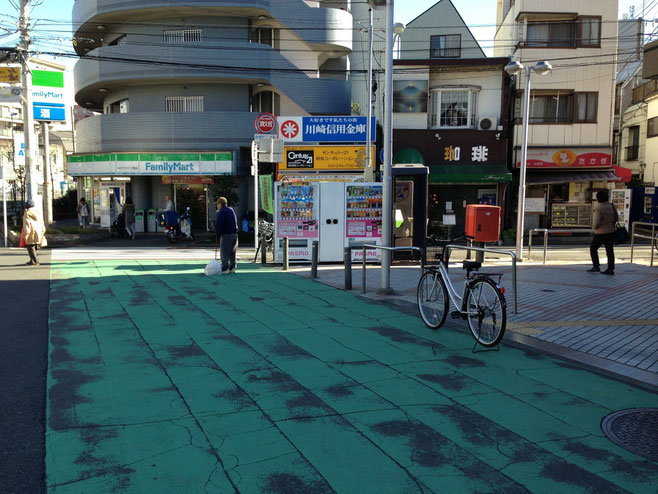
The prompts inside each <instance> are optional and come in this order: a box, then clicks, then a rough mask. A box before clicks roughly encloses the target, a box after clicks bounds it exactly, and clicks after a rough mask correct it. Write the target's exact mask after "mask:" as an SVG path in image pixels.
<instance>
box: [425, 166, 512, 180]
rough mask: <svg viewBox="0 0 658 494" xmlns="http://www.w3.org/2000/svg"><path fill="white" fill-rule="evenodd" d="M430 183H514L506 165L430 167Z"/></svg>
mask: <svg viewBox="0 0 658 494" xmlns="http://www.w3.org/2000/svg"><path fill="white" fill-rule="evenodd" d="M429 169H430V175H429V181H430V183H439V184H449V183H457V184H466V183H505V182H511V181H512V174H511V173H510V171H509V170H508V169H507V166H506V165H500V164H499V165H493V164H488V165H478V164H470V163H469V164H464V165H430V167H429Z"/></svg>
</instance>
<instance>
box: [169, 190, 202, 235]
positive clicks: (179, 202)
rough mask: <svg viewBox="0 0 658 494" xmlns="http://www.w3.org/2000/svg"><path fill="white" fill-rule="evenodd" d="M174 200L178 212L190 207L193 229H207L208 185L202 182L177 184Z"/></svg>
mask: <svg viewBox="0 0 658 494" xmlns="http://www.w3.org/2000/svg"><path fill="white" fill-rule="evenodd" d="M174 202H175V203H176V210H177V211H178V214H181V213H183V212H185V208H186V207H188V206H189V207H190V217H191V219H192V229H194V230H200V229H203V230H205V229H206V225H207V224H208V187H207V186H206V185H202V184H177V185H176V186H175V189H174Z"/></svg>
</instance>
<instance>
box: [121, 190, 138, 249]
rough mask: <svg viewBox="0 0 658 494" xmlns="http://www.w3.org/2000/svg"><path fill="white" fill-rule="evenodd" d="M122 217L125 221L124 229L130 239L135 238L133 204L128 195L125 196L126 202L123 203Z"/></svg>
mask: <svg viewBox="0 0 658 494" xmlns="http://www.w3.org/2000/svg"><path fill="white" fill-rule="evenodd" d="M123 219H124V221H125V223H126V231H127V232H128V235H130V238H131V239H132V240H135V236H136V230H135V205H134V204H133V200H132V198H130V197H126V202H124V203H123Z"/></svg>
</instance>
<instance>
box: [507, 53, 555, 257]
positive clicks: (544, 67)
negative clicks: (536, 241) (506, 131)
mask: <svg viewBox="0 0 658 494" xmlns="http://www.w3.org/2000/svg"><path fill="white" fill-rule="evenodd" d="M523 69H525V86H524V87H523V141H522V142H521V170H520V174H519V204H518V213H517V214H518V215H517V218H516V258H517V259H519V260H521V259H523V227H524V216H525V174H526V162H527V157H528V120H529V119H530V74H531V73H532V72H533V71H534V72H536V73H537V74H539V75H546V74H548V73H549V72H550V71H551V69H552V67H551V64H550V63H548V62H544V61H541V62H537V63H536V64H535V65H528V66H527V67H524V66H523V64H522V63H520V62H517V61H516V60H513V61H511V62H510V63H508V64H507V65H506V66H505V72H507V73H508V74H509V75H512V76H515V75H518V74H520V73H521V72H522V71H523Z"/></svg>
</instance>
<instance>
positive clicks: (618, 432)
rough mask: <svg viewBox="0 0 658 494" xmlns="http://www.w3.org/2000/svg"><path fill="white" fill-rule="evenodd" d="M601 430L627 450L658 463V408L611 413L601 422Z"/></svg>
mask: <svg viewBox="0 0 658 494" xmlns="http://www.w3.org/2000/svg"><path fill="white" fill-rule="evenodd" d="M601 429H602V430H603V433H604V434H605V435H606V436H608V438H609V439H610V440H611V441H612V442H614V443H615V444H617V445H618V446H621V447H622V448H624V449H625V450H627V451H630V452H631V453H635V454H636V455H639V456H642V457H644V458H647V459H649V460H653V461H658V434H656V431H658V408H633V409H630V410H622V411H620V412H614V413H611V414H610V415H608V416H607V417H605V418H604V419H603V421H602V422H601Z"/></svg>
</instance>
